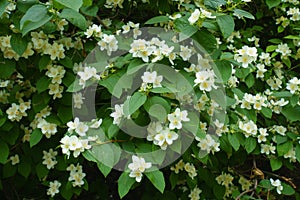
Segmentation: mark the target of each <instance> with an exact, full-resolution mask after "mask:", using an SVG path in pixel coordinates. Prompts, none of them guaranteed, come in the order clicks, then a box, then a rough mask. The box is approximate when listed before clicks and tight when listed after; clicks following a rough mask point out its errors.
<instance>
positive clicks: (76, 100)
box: [72, 92, 85, 109]
mask: <svg viewBox="0 0 300 200" xmlns="http://www.w3.org/2000/svg"><path fill="white" fill-rule="evenodd" d="M72 97H73V106H74V108H78V109H81V106H82V104H83V100H84V99H85V97H83V96H82V93H81V92H77V93H73V96H72Z"/></svg>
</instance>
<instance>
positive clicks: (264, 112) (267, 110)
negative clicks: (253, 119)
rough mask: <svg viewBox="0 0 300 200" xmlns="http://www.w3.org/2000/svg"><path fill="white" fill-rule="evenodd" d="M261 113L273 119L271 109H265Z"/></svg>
mask: <svg viewBox="0 0 300 200" xmlns="http://www.w3.org/2000/svg"><path fill="white" fill-rule="evenodd" d="M261 113H262V114H263V115H264V116H265V117H266V118H269V119H271V118H272V110H271V109H270V108H265V107H263V108H262V109H261Z"/></svg>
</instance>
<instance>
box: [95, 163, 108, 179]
mask: <svg viewBox="0 0 300 200" xmlns="http://www.w3.org/2000/svg"><path fill="white" fill-rule="evenodd" d="M97 167H98V169H99V170H100V171H101V173H102V174H103V176H104V177H107V175H108V174H109V173H110V172H111V170H112V168H111V167H108V166H106V165H104V164H102V163H97Z"/></svg>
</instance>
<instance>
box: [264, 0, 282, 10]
mask: <svg viewBox="0 0 300 200" xmlns="http://www.w3.org/2000/svg"><path fill="white" fill-rule="evenodd" d="M280 2H281V1H280V0H266V4H267V5H268V7H269V9H271V8H274V7H276V6H278V5H279V4H280Z"/></svg>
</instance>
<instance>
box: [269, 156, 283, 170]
mask: <svg viewBox="0 0 300 200" xmlns="http://www.w3.org/2000/svg"><path fill="white" fill-rule="evenodd" d="M270 165H271V168H272V171H276V170H278V169H280V168H281V166H282V161H281V160H279V159H278V158H272V159H271V160H270Z"/></svg>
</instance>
